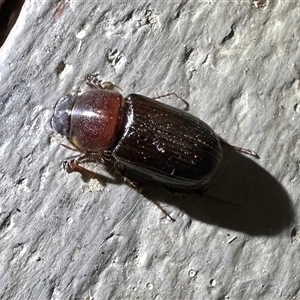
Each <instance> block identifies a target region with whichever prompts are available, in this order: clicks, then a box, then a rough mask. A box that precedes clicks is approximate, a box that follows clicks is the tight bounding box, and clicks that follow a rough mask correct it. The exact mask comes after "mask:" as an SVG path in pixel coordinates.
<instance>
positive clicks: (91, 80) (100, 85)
mask: <svg viewBox="0 0 300 300" xmlns="http://www.w3.org/2000/svg"><path fill="white" fill-rule="evenodd" d="M85 82H86V84H87V85H88V86H89V87H90V88H92V89H101V90H110V91H114V90H116V89H119V90H122V89H121V88H120V87H118V86H117V85H115V84H114V83H113V82H111V81H103V80H101V79H98V77H97V75H94V74H89V75H86V77H85Z"/></svg>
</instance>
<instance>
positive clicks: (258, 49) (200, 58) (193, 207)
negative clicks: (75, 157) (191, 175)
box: [0, 0, 300, 300]
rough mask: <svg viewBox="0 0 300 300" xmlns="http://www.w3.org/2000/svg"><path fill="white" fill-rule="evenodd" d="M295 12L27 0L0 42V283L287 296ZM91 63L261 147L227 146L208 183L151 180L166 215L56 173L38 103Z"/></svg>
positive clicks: (127, 194) (296, 120) (296, 8)
mask: <svg viewBox="0 0 300 300" xmlns="http://www.w3.org/2000/svg"><path fill="white" fill-rule="evenodd" d="M252 2H253V1H252ZM299 17H300V4H299V2H298V1H271V0H269V1H263V0H260V1H256V2H255V3H254V2H253V3H252V5H251V1H221V2H218V1H217V2H209V1H207V2H201V1H173V2H171V1H146V2H137V1H61V2H59V3H53V1H48V2H47V1H42V2H41V3H39V4H38V5H37V3H36V2H34V1H26V2H25V4H24V6H23V9H22V11H21V14H20V16H19V18H18V21H17V23H16V25H15V26H14V28H13V30H12V31H11V33H10V35H9V36H8V38H7V40H6V42H5V44H4V45H3V46H2V48H1V50H0V66H1V67H0V82H1V90H0V120H1V121H0V122H1V126H0V178H1V183H0V199H1V200H0V253H1V254H0V265H1V268H0V278H1V279H0V282H1V284H0V298H1V299H3V300H4V299H272V300H273V299H299V298H300V295H299V289H300V276H299V274H300V264H299V259H300V254H299V253H300V238H299V210H300V207H299V186H300V176H299V161H300V159H299V152H300V141H299V124H300V114H299V105H300V104H299V102H300V91H299V88H300V81H299V74H300V48H299V45H300V43H299V32H300V28H299V27H300V23H299ZM94 72H97V73H99V74H100V75H101V77H102V78H103V79H106V80H112V81H114V82H115V83H116V84H117V85H118V86H120V87H121V88H122V90H123V91H122V93H124V95H126V94H128V93H130V92H136V93H141V94H144V95H148V96H155V95H157V94H158V95H159V94H164V93H167V92H172V91H175V92H177V93H179V94H180V95H181V96H182V97H184V98H185V99H187V100H188V101H189V102H190V104H191V109H190V111H191V113H192V114H194V115H196V116H198V117H199V118H201V119H203V120H204V121H206V122H207V123H208V124H209V125H210V126H211V127H212V128H214V130H215V131H216V132H217V133H218V134H220V135H221V136H222V137H223V138H224V139H226V140H227V141H228V142H230V143H233V144H234V145H238V146H243V147H245V148H251V149H254V150H255V151H257V152H258V153H259V155H260V157H261V159H260V160H255V161H253V160H252V159H251V158H250V159H249V158H247V157H243V156H242V155H239V154H235V153H232V151H229V150H228V152H227V151H226V152H225V162H224V165H223V167H222V169H221V171H220V173H219V175H218V177H217V178H216V181H215V183H214V184H213V186H212V188H211V189H210V190H209V191H208V193H207V194H208V195H210V197H203V198H202V199H200V197H199V196H183V197H179V196H176V195H169V194H166V193H161V194H159V196H160V197H161V200H163V201H164V202H166V203H167V204H163V205H164V207H165V209H166V210H167V211H168V212H170V213H171V215H172V216H173V217H174V218H175V219H176V222H174V223H170V222H169V221H167V220H165V219H163V218H162V213H161V212H160V211H159V210H158V209H157V207H156V206H155V205H153V204H152V203H151V202H149V201H147V200H145V199H144V198H143V197H142V196H140V195H139V194H138V193H137V192H135V191H134V190H132V189H131V188H130V187H128V186H126V185H124V184H112V183H107V184H104V183H103V184H101V183H99V182H98V181H96V180H91V181H89V182H84V181H83V180H82V179H81V177H80V175H78V174H71V175H67V174H66V173H65V172H64V171H63V169H62V167H61V161H62V159H63V158H64V157H66V156H69V155H72V154H73V152H72V151H71V150H67V149H65V148H63V147H60V140H59V139H58V138H57V137H53V136H52V137H50V135H51V128H50V126H49V120H50V118H51V115H52V112H53V111H52V108H53V106H54V104H55V103H56V101H57V100H58V99H59V98H60V97H62V96H63V95H64V94H66V93H67V92H69V91H70V90H74V89H75V88H77V87H80V88H83V87H84V83H83V79H84V76H85V75H86V74H88V73H94ZM166 101H167V102H168V103H172V104H173V105H177V106H180V105H181V103H180V102H179V101H177V100H176V99H167V100H166ZM156 196H157V193H156ZM215 198H218V199H219V200H217V199H215ZM220 199H221V200H223V202H222V201H220ZM88 297H90V298H88Z"/></svg>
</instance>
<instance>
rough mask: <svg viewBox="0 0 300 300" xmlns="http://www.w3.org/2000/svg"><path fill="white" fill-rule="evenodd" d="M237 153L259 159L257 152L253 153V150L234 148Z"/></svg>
mask: <svg viewBox="0 0 300 300" xmlns="http://www.w3.org/2000/svg"><path fill="white" fill-rule="evenodd" d="M232 147H233V148H234V149H235V150H236V151H237V152H240V153H243V154H247V155H250V156H253V157H255V158H257V159H259V158H260V157H259V155H258V154H257V153H256V152H255V151H252V150H249V149H244V148H240V147H236V146H232Z"/></svg>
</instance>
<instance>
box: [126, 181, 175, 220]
mask: <svg viewBox="0 0 300 300" xmlns="http://www.w3.org/2000/svg"><path fill="white" fill-rule="evenodd" d="M122 178H123V180H124V182H126V183H127V184H128V185H130V186H132V187H133V188H134V189H136V190H137V191H138V192H139V193H140V194H142V195H143V196H144V197H145V198H146V199H148V200H150V201H151V202H152V203H154V204H155V205H156V206H157V207H158V208H159V209H160V210H161V211H162V213H163V214H164V215H165V217H166V218H167V219H169V220H170V221H172V222H175V219H174V218H172V217H171V216H170V215H169V214H168V213H167V212H166V210H165V209H164V208H163V207H162V206H161V205H160V203H159V202H158V201H156V200H153V199H149V198H148V197H147V196H146V195H145V193H144V192H143V189H142V188H141V187H140V185H139V184H138V183H137V182H134V181H131V180H130V179H128V178H127V177H124V176H122Z"/></svg>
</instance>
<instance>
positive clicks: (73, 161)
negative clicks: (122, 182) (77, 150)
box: [63, 153, 117, 183]
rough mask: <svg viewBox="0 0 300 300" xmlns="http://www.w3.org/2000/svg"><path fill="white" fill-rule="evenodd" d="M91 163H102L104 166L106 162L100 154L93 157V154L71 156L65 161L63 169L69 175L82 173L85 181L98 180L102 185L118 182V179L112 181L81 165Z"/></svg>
mask: <svg viewBox="0 0 300 300" xmlns="http://www.w3.org/2000/svg"><path fill="white" fill-rule="evenodd" d="M89 162H93V163H97V162H98V163H99V162H100V163H102V164H103V163H104V160H103V157H102V156H101V155H99V154H98V155H96V154H94V155H92V154H87V153H83V154H80V155H76V156H71V157H68V158H66V159H64V161H63V167H64V169H65V170H66V171H67V172H68V173H73V172H77V173H80V174H81V176H82V178H83V179H84V180H90V179H97V180H99V181H100V182H101V183H108V182H110V183H116V182H117V180H116V179H111V178H109V177H106V176H105V175H102V174H99V173H96V172H93V171H91V170H89V169H86V168H85V167H83V166H81V165H80V164H81V163H89Z"/></svg>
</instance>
